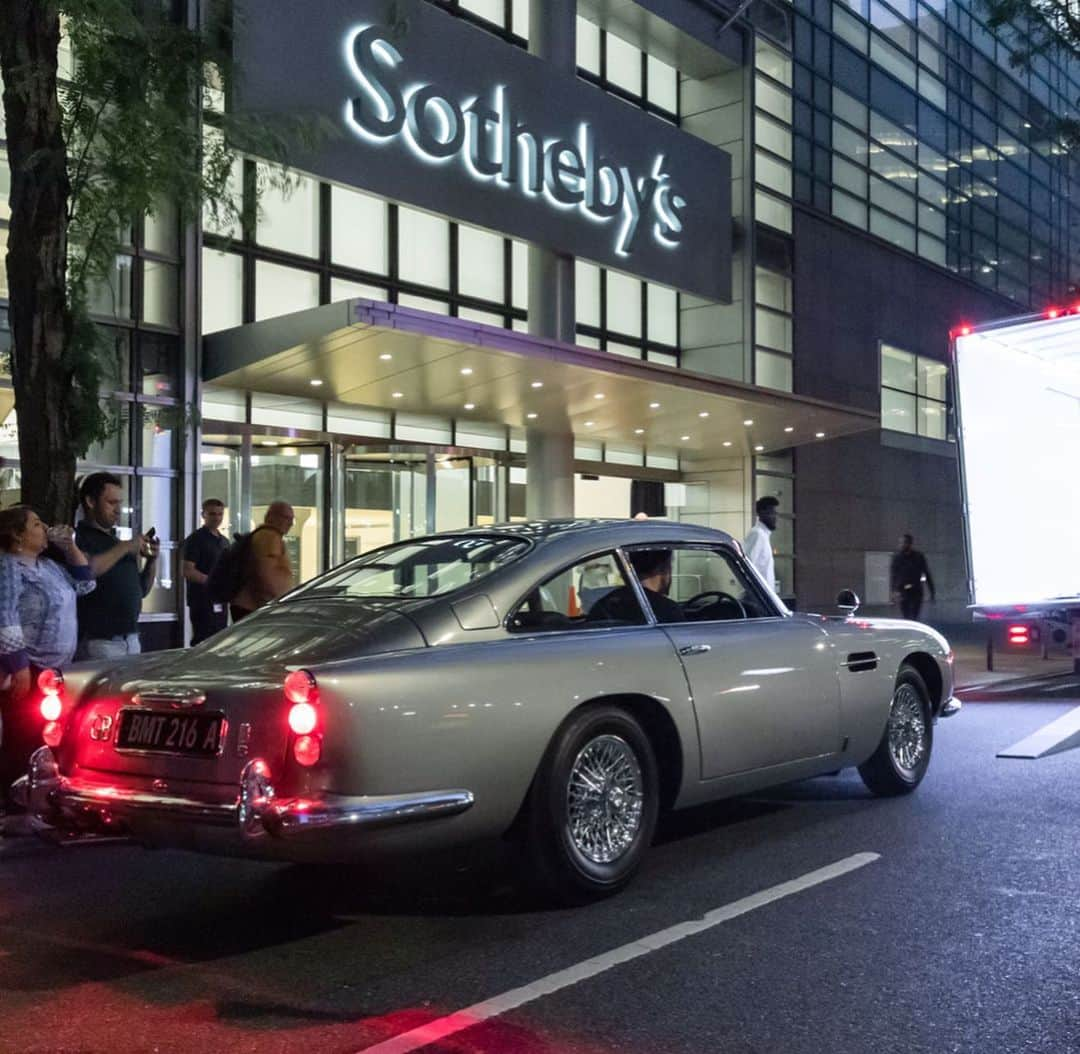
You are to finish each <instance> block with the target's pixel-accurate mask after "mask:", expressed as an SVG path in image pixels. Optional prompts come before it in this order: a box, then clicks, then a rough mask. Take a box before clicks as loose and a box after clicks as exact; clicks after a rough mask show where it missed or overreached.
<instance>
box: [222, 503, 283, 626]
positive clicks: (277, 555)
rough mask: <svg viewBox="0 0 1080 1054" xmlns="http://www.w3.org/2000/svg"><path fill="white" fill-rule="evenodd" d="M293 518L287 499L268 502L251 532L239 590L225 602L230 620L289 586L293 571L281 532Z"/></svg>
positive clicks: (280, 594)
mask: <svg viewBox="0 0 1080 1054" xmlns="http://www.w3.org/2000/svg"><path fill="white" fill-rule="evenodd" d="M295 519H296V516H295V513H294V512H293V507H292V506H291V505H290V504H289V503H288V502H287V501H272V502H271V503H270V505H269V507H268V508H267V510H266V516H264V517H263V522H262V523H261V524H259V526H258V527H256V528H255V530H253V531H252V532H251V535H250V536H249V538H248V544H247V546H246V550H247V551H246V553H245V554H244V566H243V578H242V584H241V586H240V591H239V592H238V593H237V594H236V596H234V597H233V598H232V600H231V601H230V602H229V611H230V613H231V614H232V620H233V622H239V621H240V619H242V618H244V617H245V616H246V615H250V614H251V613H252V612H253V611H255V610H256V609H257V608H261V607H262V606H263V604H268V603H269V602H270V601H271V600H277V598H278V597H279V596H282V595H283V594H285V593H287V592H288V591H289V590H290V589H292V587H293V572H292V565H291V564H290V563H289V554H288V552H286V550H285V535H287V534H288V533H289V531H290V530H291V529H292V525H293V522H294V520H295Z"/></svg>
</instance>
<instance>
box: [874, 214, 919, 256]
mask: <svg viewBox="0 0 1080 1054" xmlns="http://www.w3.org/2000/svg"><path fill="white" fill-rule="evenodd" d="M870 233H871V234H875V235H877V237H879V238H884V239H885V240H886V241H888V242H892V243H893V244H894V245H899V246H900V248H901V249H906V250H907V251H908V252H910V253H913V252H914V251H915V228H914V227H909V226H908V225H907V224H906V223H903V222H901V221H900V220H897V219H894V218H893V217H892V216H890V215H888V214H887V213H885V212H879V211H878V210H877V209H871V210H870Z"/></svg>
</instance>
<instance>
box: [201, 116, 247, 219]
mask: <svg viewBox="0 0 1080 1054" xmlns="http://www.w3.org/2000/svg"><path fill="white" fill-rule="evenodd" d="M222 143H223V140H222V136H221V133H220V132H219V131H218V130H217V129H215V128H211V127H210V126H204V130H203V154H204V157H209V156H211V155H214V154H216V153H217V152H219V151H220V150H222V149H223V147H222ZM243 186H244V163H243V162H242V161H239V160H237V161H234V162H233V163H232V166H231V168H230V169H229V175H228V179H227V180H226V183H225V188H224V194H223V195H222V196H223V198H224V199H225V202H226V203H227V205H228V207H227V208H223V209H222V210H221V211H220V213H216V212H215V211H214V210H213V209H212V208H211V207H210V205H209V203H204V205H203V217H202V224H203V230H204V231H206V232H207V233H208V234H217V235H220V236H221V237H222V238H239V237H240V220H239V213H240V208H241V204H242V202H243Z"/></svg>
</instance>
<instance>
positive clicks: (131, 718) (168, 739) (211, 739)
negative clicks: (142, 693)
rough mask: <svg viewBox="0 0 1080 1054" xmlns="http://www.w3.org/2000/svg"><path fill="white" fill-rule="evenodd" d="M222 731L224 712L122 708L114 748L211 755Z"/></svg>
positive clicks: (194, 755)
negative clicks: (184, 711) (207, 712)
mask: <svg viewBox="0 0 1080 1054" xmlns="http://www.w3.org/2000/svg"><path fill="white" fill-rule="evenodd" d="M224 734H225V717H224V715H223V714H206V713H198V714H192V713H177V712H176V711H168V712H164V713H163V712H161V711H158V710H124V711H122V712H121V714H120V729H119V731H118V732H117V736H116V749H117V750H146V751H150V752H152V753H154V754H183V755H185V756H187V757H195V758H213V757H217V755H218V752H219V750H220V748H221V744H222V738H223V736H224Z"/></svg>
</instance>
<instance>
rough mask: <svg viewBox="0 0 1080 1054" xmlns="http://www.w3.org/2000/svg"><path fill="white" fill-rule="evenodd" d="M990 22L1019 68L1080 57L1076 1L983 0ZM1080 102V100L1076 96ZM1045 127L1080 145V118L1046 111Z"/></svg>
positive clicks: (1067, 142)
mask: <svg viewBox="0 0 1080 1054" xmlns="http://www.w3.org/2000/svg"><path fill="white" fill-rule="evenodd" d="M980 4H981V6H982V9H983V10H984V11H985V12H986V16H987V25H988V26H989V27H990V29H991V30H993V31H994V32H995V33H996V34H997V35H998V37H999V39H1000V40H1001V41H1002V42H1003V43H1004V44H1005V46H1006V47H1007V48H1008V50H1009V62H1010V64H1011V65H1012V66H1013V67H1014V68H1016V69H1024V70H1030V69H1032V68H1033V66H1034V65H1035V63H1036V60H1037V59H1039V58H1041V57H1055V56H1071V57H1072V58H1073V59H1077V58H1080V7H1078V6H1077V4H1076V2H1075V0H980ZM1073 103H1074V104H1075V105H1080V99H1074V100H1073ZM1045 130H1046V131H1047V132H1048V133H1049V134H1051V135H1052V136H1053V137H1054V138H1055V139H1058V140H1059V141H1060V142H1061V143H1062V145H1063V146H1064V147H1065V148H1066V149H1068V150H1069V151H1073V150H1075V149H1076V148H1077V147H1080V120H1078V119H1077V118H1075V117H1071V116H1069V115H1067V114H1047V115H1046V124H1045Z"/></svg>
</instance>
